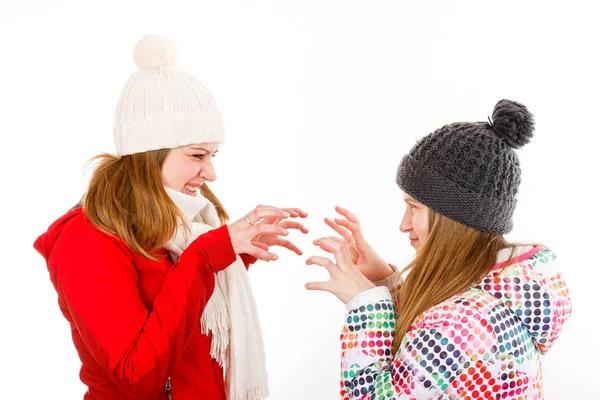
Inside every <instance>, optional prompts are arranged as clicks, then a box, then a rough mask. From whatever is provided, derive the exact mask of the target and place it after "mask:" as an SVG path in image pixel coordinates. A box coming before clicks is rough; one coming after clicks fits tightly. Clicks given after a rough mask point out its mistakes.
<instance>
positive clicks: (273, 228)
mask: <svg viewBox="0 0 600 400" xmlns="http://www.w3.org/2000/svg"><path fill="white" fill-rule="evenodd" d="M245 233H246V236H247V237H248V238H253V237H255V236H258V235H263V234H269V233H274V234H276V235H280V236H287V235H289V234H290V233H289V231H287V230H286V229H284V228H282V227H281V226H279V225H269V224H257V225H254V226H252V227H251V228H249V229H247V230H246V232H245Z"/></svg>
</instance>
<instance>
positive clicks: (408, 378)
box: [341, 287, 527, 400]
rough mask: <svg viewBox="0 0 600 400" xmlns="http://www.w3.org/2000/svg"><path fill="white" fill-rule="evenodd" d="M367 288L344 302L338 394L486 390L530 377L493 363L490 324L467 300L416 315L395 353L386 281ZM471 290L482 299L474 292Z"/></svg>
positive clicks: (429, 395) (381, 399)
mask: <svg viewBox="0 0 600 400" xmlns="http://www.w3.org/2000/svg"><path fill="white" fill-rule="evenodd" d="M368 292H369V293H367V292H363V293H362V294H361V297H362V298H359V299H357V298H355V299H353V300H352V301H351V302H350V303H348V305H347V307H348V308H349V310H350V311H349V313H348V315H347V318H346V323H345V326H344V328H343V333H342V335H341V339H342V376H341V398H342V399H361V400H366V399H377V400H391V399H397V400H400V399H406V400H408V399H434V398H435V399H437V398H450V397H449V396H451V395H457V394H459V395H460V397H461V398H462V397H465V396H467V397H470V398H479V396H483V398H489V397H491V396H493V393H496V392H497V391H499V390H500V388H501V387H502V385H507V384H510V385H515V386H514V389H515V391H516V390H522V389H523V388H522V387H521V388H519V387H518V385H526V384H527V382H526V379H517V378H520V377H517V378H515V377H514V375H513V374H514V372H510V371H501V370H500V369H499V367H498V366H495V365H494V356H493V354H491V353H490V347H491V346H490V344H491V343H492V342H494V343H495V336H494V335H495V332H494V330H493V328H492V325H491V324H489V322H488V321H487V320H486V319H485V317H484V316H483V314H482V313H480V312H478V310H477V308H476V307H474V306H469V304H468V302H466V303H465V304H464V305H463V306H460V307H458V309H459V311H456V310H455V311H453V312H454V313H456V315H455V316H456V318H453V319H448V318H447V317H448V315H447V314H446V313H444V312H440V313H439V314H438V313H435V314H433V315H432V316H431V317H429V318H426V319H424V320H420V321H415V322H414V323H413V327H412V328H411V330H410V331H409V332H408V333H407V334H406V335H405V336H404V338H403V340H402V342H401V344H400V347H399V349H398V352H397V353H396V354H395V355H392V341H393V337H394V327H395V320H396V311H395V305H394V303H393V302H392V300H391V297H390V294H389V292H388V291H387V288H385V287H376V288H374V289H371V290H370V291H368ZM472 298H473V299H474V301H485V300H481V299H478V298H477V295H476V294H474V296H473V297H472ZM351 303H352V304H351ZM460 310H462V311H460ZM448 312H450V311H448ZM507 318H508V317H507ZM506 323H509V322H506ZM512 387H513V386H511V388H512Z"/></svg>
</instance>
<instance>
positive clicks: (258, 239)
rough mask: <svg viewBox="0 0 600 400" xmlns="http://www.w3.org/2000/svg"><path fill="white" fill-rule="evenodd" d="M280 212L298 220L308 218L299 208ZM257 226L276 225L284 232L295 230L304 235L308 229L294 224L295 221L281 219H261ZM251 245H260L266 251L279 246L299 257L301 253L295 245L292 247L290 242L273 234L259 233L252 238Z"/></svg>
mask: <svg viewBox="0 0 600 400" xmlns="http://www.w3.org/2000/svg"><path fill="white" fill-rule="evenodd" d="M282 210H283V211H285V212H287V213H289V214H290V218H298V217H300V218H306V217H307V216H308V214H307V213H305V212H304V211H302V210H301V209H299V208H282ZM257 224H270V225H276V226H279V227H281V228H283V229H286V230H287V229H297V230H299V231H300V232H302V233H304V234H307V233H308V229H306V227H305V226H304V225H302V224H301V223H299V222H296V221H290V220H286V219H284V218H281V217H270V218H263V219H262V220H261V221H258V222H257ZM252 243H255V245H256V244H257V243H262V244H264V245H266V246H267V250H268V249H269V247H271V246H281V247H284V248H286V249H288V250H291V251H293V252H294V253H296V254H298V255H299V256H301V255H302V251H300V249H299V248H298V247H296V245H294V244H293V243H292V242H290V241H288V240H285V239H282V238H280V237H279V235H277V234H274V233H261V234H259V235H256V236H255V237H253V238H252Z"/></svg>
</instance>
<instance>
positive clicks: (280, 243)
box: [275, 239, 302, 256]
mask: <svg viewBox="0 0 600 400" xmlns="http://www.w3.org/2000/svg"><path fill="white" fill-rule="evenodd" d="M275 246H280V247H284V248H286V249H288V250H291V251H293V252H294V253H296V254H298V255H299V256H301V255H302V251H301V250H300V249H299V248H298V247H296V245H295V244H293V243H292V242H290V241H289V240H285V239H279V240H277V242H276V243H275Z"/></svg>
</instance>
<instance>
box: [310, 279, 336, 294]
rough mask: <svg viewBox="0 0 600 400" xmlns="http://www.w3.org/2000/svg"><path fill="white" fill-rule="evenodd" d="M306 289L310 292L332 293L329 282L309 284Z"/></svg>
mask: <svg viewBox="0 0 600 400" xmlns="http://www.w3.org/2000/svg"><path fill="white" fill-rule="evenodd" d="M304 287H305V288H307V289H308V290H322V291H325V292H330V293H332V291H331V288H330V284H329V282H307V283H306V284H304Z"/></svg>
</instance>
